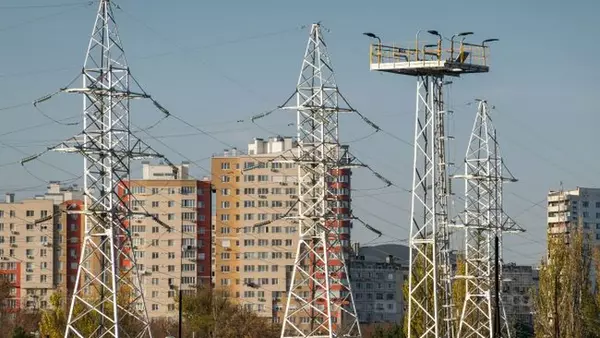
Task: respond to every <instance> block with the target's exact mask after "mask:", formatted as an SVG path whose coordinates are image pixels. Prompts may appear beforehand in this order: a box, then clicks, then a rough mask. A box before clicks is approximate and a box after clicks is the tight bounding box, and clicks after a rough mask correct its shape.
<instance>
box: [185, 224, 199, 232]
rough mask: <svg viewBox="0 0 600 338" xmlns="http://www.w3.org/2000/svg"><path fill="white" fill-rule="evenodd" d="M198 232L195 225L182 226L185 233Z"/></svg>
mask: <svg viewBox="0 0 600 338" xmlns="http://www.w3.org/2000/svg"><path fill="white" fill-rule="evenodd" d="M195 230H196V226H195V225H194V224H184V225H183V226H182V231H183V232H194V231H195Z"/></svg>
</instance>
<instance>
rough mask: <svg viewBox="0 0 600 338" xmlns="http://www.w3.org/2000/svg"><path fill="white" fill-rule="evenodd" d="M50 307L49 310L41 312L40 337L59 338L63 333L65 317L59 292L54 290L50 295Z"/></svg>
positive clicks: (65, 324)
mask: <svg viewBox="0 0 600 338" xmlns="http://www.w3.org/2000/svg"><path fill="white" fill-rule="evenodd" d="M50 307H51V308H50V310H48V311H44V312H43V313H42V319H41V320H40V333H41V335H42V337H49V338H61V337H63V336H64V335H65V329H66V327H67V318H66V315H65V306H64V305H63V304H62V296H61V294H60V293H58V292H55V293H53V294H52V295H50Z"/></svg>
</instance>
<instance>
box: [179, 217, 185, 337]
mask: <svg viewBox="0 0 600 338" xmlns="http://www.w3.org/2000/svg"><path fill="white" fill-rule="evenodd" d="M179 244H180V245H181V254H180V256H179V313H178V314H179V322H178V329H179V336H178V338H183V334H182V332H183V289H182V288H181V286H182V285H183V283H182V282H181V281H182V279H183V254H184V253H185V252H186V248H185V247H184V246H183V219H182V220H181V224H180V228H179Z"/></svg>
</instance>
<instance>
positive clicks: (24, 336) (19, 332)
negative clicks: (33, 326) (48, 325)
mask: <svg viewBox="0 0 600 338" xmlns="http://www.w3.org/2000/svg"><path fill="white" fill-rule="evenodd" d="M12 338H32V336H31V335H30V334H28V333H27V332H25V329H23V327H22V326H17V327H16V328H15V329H14V330H13V333H12Z"/></svg>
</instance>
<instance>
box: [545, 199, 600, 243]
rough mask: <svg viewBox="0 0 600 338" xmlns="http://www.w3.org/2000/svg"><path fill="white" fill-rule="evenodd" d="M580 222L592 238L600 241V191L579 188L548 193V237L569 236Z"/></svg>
mask: <svg viewBox="0 0 600 338" xmlns="http://www.w3.org/2000/svg"><path fill="white" fill-rule="evenodd" d="M580 220H581V222H582V223H583V224H582V225H583V229H584V231H585V232H586V233H588V234H589V236H590V238H591V239H592V240H594V241H597V242H598V241H600V189H598V188H579V187H578V188H577V189H574V190H568V191H550V192H549V193H548V235H550V236H555V235H561V234H567V233H569V231H570V229H571V228H572V227H573V226H577V225H578V222H579V221H580Z"/></svg>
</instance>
